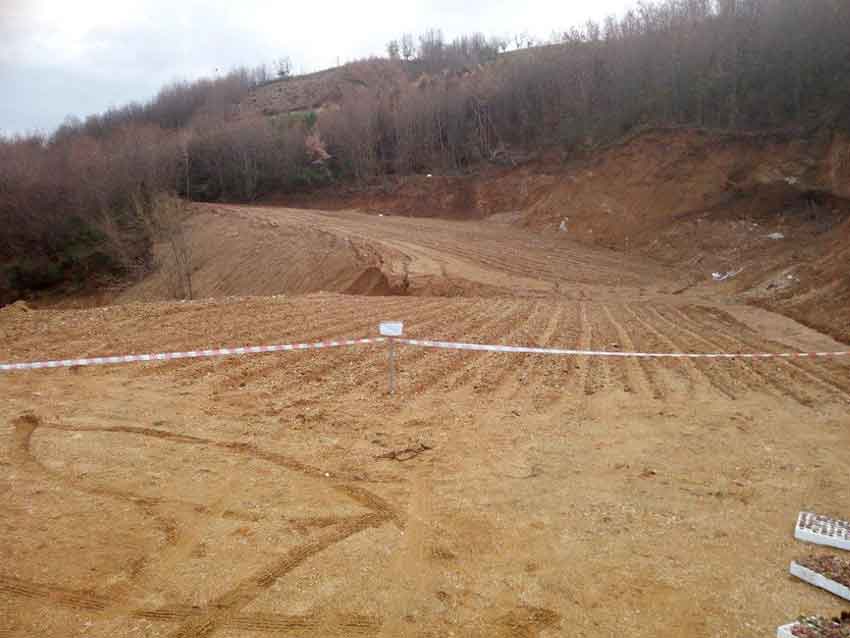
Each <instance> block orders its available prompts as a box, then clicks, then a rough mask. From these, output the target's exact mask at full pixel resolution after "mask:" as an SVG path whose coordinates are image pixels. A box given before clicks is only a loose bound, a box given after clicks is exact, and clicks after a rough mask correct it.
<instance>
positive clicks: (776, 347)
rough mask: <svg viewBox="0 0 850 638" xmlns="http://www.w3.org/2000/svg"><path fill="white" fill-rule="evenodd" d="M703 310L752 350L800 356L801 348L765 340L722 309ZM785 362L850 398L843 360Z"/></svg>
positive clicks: (848, 375) (849, 380)
mask: <svg viewBox="0 0 850 638" xmlns="http://www.w3.org/2000/svg"><path fill="white" fill-rule="evenodd" d="M703 310H704V311H705V312H706V314H708V315H710V317H711V318H712V319H713V320H719V321H720V322H721V323H722V324H724V325H726V326H728V327H729V330H730V331H734V333H735V334H739V335H740V340H741V342H742V343H745V344H747V346H748V347H750V348H752V349H762V350H765V351H767V352H778V353H785V352H797V348H795V347H793V346H789V345H788V344H786V343H782V342H781V341H775V340H773V339H766V338H764V337H762V336H761V335H759V334H757V333H755V332H754V331H753V330H752V329H751V328H749V327H748V326H745V325H743V324H741V323H740V322H739V321H738V320H737V319H735V318H734V317H732V316H731V315H729V313H727V312H725V311H723V310H720V309H718V308H704V309H703ZM782 361H784V363H785V364H786V365H787V366H789V367H792V368H796V369H797V370H799V371H800V372H801V373H803V375H804V376H805V378H807V379H809V381H811V382H813V383H816V384H818V385H821V386H824V387H826V388H828V389H829V390H831V391H834V392H836V393H838V394H839V395H841V397H842V398H843V399H847V398H848V397H850V366H848V365H846V364H842V363H841V362H839V360H837V359H834V358H828V357H824V358H819V359H816V360H812V359H783V360H782Z"/></svg>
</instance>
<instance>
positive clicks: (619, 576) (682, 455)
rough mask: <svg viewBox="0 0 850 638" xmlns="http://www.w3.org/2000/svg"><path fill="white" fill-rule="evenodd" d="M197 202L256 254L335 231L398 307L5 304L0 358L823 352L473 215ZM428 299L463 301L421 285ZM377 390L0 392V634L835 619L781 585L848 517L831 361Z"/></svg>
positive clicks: (192, 369) (538, 360)
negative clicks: (495, 349) (807, 536)
mask: <svg viewBox="0 0 850 638" xmlns="http://www.w3.org/2000/svg"><path fill="white" fill-rule="evenodd" d="M224 214H228V215H232V216H234V217H236V216H243V223H244V225H242V226H240V227H239V232H240V233H243V234H245V233H247V232H248V231H247V230H244V229H245V228H247V227H248V226H251V225H256V227H257V228H260V229H262V230H261V232H258V237H261V238H262V241H263V242H265V241H267V242H268V243H267V244H265V243H261V244H259V245H258V252H263V251H264V250H270V249H271V247H272V246H273V245H274V243H275V241H279V236H280V235H278V233H281V234H282V233H284V232H287V233H289V234H290V235H291V236H297V234H296V233H295V232H294V230H293V229H294V228H295V227H296V226H304V227H307V228H309V229H310V232H311V233H315V235H316V236H319V235H321V234H324V235H323V236H324V237H325V238H326V241H327V244H326V245H328V246H333V245H337V244H338V242H345V241H351V242H353V244H354V245H355V246H357V249H358V250H359V251H360V255H371V256H368V257H362V258H363V259H364V260H368V259H372V258H373V257H374V258H375V259H377V263H378V264H379V265H380V266H381V268H382V272H389V273H391V274H393V273H396V272H397V271H398V268H399V267H403V266H404V265H406V267H407V273H408V280H409V282H410V284H409V285H410V288H412V289H414V290H418V291H419V296H415V297H411V296H393V297H390V296H378V297H365V296H356V295H340V294H332V293H321V294H310V295H297V296H266V297H244V298H231V299H219V300H208V301H197V302H191V303H171V302H159V303H146V304H142V303H127V304H123V305H117V306H111V307H106V308H96V309H90V310H39V311H25V310H24V309H21V308H15V307H12V308H9V309H5V310H3V311H0V336H1V338H0V360H3V361H10V360H11V361H23V360H29V359H33V358H38V359H43V358H58V357H64V356H95V355H98V354H113V353H125V352H151V351H160V350H178V349H179V350H182V349H191V348H199V347H202V346H211V345H221V346H236V345H244V344H261V343H286V342H290V341H305V340H308V341H309V340H321V339H332V338H336V337H352V338H355V337H361V336H369V335H374V334H375V332H376V326H377V322H378V321H379V320H381V319H403V320H404V321H405V322H406V324H405V325H406V333H407V334H408V335H409V336H411V337H414V338H416V337H422V338H435V339H437V338H443V339H456V340H464V341H478V342H488V343H510V344H527V345H541V346H553V347H555V346H562V347H569V348H580V349H587V348H590V349H604V350H648V351H690V352H708V351H723V352H730V351H732V352H736V351H786V350H811V349H818V350H821V349H831V350H832V349H841V347H840V346H838V345H837V344H835V343H834V342H832V341H831V340H830V339H828V338H827V337H824V336H823V335H820V334H818V333H815V332H813V331H810V330H808V329H806V328H803V327H802V326H799V325H798V324H795V323H793V322H792V321H790V320H788V319H786V318H783V317H780V316H778V315H774V314H771V313H767V312H764V311H760V310H755V309H752V308H749V307H746V306H740V305H736V304H734V303H732V302H731V301H730V300H727V299H708V298H696V297H685V296H682V295H674V294H670V293H672V292H673V291H675V289H676V277H675V276H674V274H670V273H666V272H664V271H663V270H662V269H660V268H658V267H657V266H655V265H653V264H652V263H649V262H635V261H622V260H621V258H620V257H618V256H617V255H616V254H614V253H608V252H596V251H594V250H592V249H588V248H581V247H577V246H572V245H569V244H566V243H563V242H554V241H552V242H547V241H544V240H540V239H535V238H534V236H531V235H518V236H516V237H513V238H512V237H508V236H507V230H506V229H504V228H501V227H500V226H499V225H498V224H494V223H492V222H480V223H476V224H452V223H450V222H440V221H437V220H407V219H400V218H379V217H366V216H359V215H348V214H346V213H334V214H327V215H318V216H314V215H313V214H312V213H302V212H296V211H275V210H269V209H248V208H244V209H242V208H234V207H227V208H223V209H218V210H216V211H214V212H212V213H210V215H211V217H210V219H211V220H212V216H219V217H220V216H221V215H224ZM210 223H212V222H210ZM272 223H277V224H279V226H277V227H276V226H274V225H272ZM346 237H347V238H348V239H346ZM258 241H259V240H258ZM535 241H537V242H539V244H537V245H535V244H534V242H535ZM364 246H369V247H371V248H370V251H371V252H369V251H366V250H365V249H364V248H363V247H364ZM305 250H306V248H305ZM358 259H359V258H358ZM201 268H202V269H203V268H213V266H212V265H210V266H202V267H201ZM435 273H436V274H435ZM240 276H241V275H240ZM260 278H261V274H259V273H256V274H255V277H254V279H260ZM391 280H392V277H389V278H388V281H390V283H391V284H393V285H395V284H394V282H393V281H391ZM340 281H341V280H340ZM437 281H442V283H440V284H439V285H440V286H445V285H447V284H446V283H445V282H446V281H449V282H451V285H453V286H456V290H455V292H456V294H458V295H462V294H464V295H469V294H476V293H478V294H484V295H485V296H473V297H463V296H458V297H454V298H446V297H432V296H427V295H426V289H427V286H428V285H431V286H437V285H438V284H437ZM555 284H557V286H556V285H555ZM151 290H152V288H149V289H148V290H147V292H151ZM136 292H137V293H138V291H136ZM509 293H510V294H509ZM128 294H129V293H128ZM139 294H140V293H139ZM399 371H400V374H399V387H400V391H399V393H398V394H397V395H396V396H395V397H389V396H387V394H386V350H385V349H384V348H383V347H380V346H375V347H372V346H366V347H362V348H359V349H348V350H329V351H316V352H300V353H289V354H281V355H268V356H253V357H244V358H229V359H217V360H192V361H183V362H167V363H150V364H142V365H128V366H114V367H102V368H81V369H70V370H47V371H33V372H26V373H16V374H13V375H5V376H2V377H0V391H2V395H3V402H2V404H0V485H2V487H0V530H2V537H3V542H2V544H0V636H3V637H4V638H5V637H6V636H16V637H17V636H80V637H82V636H86V637H87V638H99V637H106V636H109V637H117V636H173V637H177V636H180V637H200V636H216V637H222V638H232V637H236V636H254V635H257V636H263V635H279V636H322V637H324V636H361V635H363V636H365V635H369V636H387V637H389V636H423V637H424V636H434V637H437V636H450V635H455V636H475V637H481V638H484V637H488V638H489V637H492V636H504V637H507V636H539V637H547V636H620V635H624V632H628V633H629V634H630V635H636V636H655V637H659V636H669V637H673V636H676V637H678V636H683V635H687V636H694V637H702V636H706V637H708V636H712V637H714V636H728V637H733V636H736V637H737V636H744V635H746V636H750V635H751V636H757V635H771V634H772V633H773V632H774V631H775V627H776V626H777V625H778V624H781V623H784V622H785V621H787V620H789V619H791V618H793V617H796V616H797V615H798V614H800V613H803V612H818V613H831V612H835V611H837V610H838V609H839V607H840V606H839V605H838V604H837V603H836V601H835V600H834V599H832V598H830V596H829V595H828V594H826V593H821V592H819V591H816V590H815V589H813V588H811V587H810V586H808V585H805V584H802V583H800V582H795V581H793V580H791V579H790V578H789V577H788V576H787V575H786V572H787V568H788V563H789V562H790V561H791V560H792V559H793V558H794V557H796V556H798V555H800V554H801V553H803V552H805V551H807V548H806V547H803V546H801V545H800V544H798V543H796V542H795V541H794V540H793V525H794V521H795V517H796V514H797V512H798V511H799V510H800V509H804V508H805V509H811V510H814V511H818V512H822V513H825V514H832V515H840V516H845V517H846V516H847V515H848V514H850V493H848V491H847V489H846V484H845V479H846V474H847V461H846V450H847V449H848V444H850V430H848V425H850V419H848V416H847V415H848V406H850V375H848V372H850V366H848V363H847V362H845V361H841V360H838V359H836V360H830V361H826V360H825V361H819V362H812V361H809V360H799V361H797V360H793V361H791V360H789V361H785V360H775V361H774V360H771V361H762V362H748V361H711V360H693V361H673V360H635V359H629V360H621V359H616V360H609V359H599V358H594V359H590V358H587V357H574V358H565V357H539V356H531V355H507V354H486V353H474V352H446V351H436V350H419V349H413V348H401V349H400V352H399Z"/></svg>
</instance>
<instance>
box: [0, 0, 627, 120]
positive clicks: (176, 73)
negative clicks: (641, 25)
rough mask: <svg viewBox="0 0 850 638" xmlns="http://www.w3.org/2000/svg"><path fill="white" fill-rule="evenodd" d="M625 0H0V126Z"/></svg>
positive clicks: (576, 17) (544, 32)
mask: <svg viewBox="0 0 850 638" xmlns="http://www.w3.org/2000/svg"><path fill="white" fill-rule="evenodd" d="M630 5H631V3H630V2H628V0H594V2H577V1H572V0H521V1H519V2H517V1H516V0H512V1H510V2H507V1H501V0H466V1H465V2H463V1H459V0H454V1H451V2H450V1H449V0H435V1H432V2H423V1H421V0H405V1H402V0H393V1H387V0H361V1H360V2H352V1H350V0H325V1H324V2H306V1H293V0H288V1H287V0H277V1H262V0H207V1H201V0H179V1H178V0H136V1H133V2H127V1H122V0H76V1H71V0H0V96H2V99H0V133H5V134H13V133H23V132H27V131H32V130H42V131H46V132H50V131H51V130H53V129H54V128H55V127H56V126H58V125H59V124H61V122H62V120H63V119H64V118H65V117H66V116H67V115H77V116H80V117H84V116H86V115H89V114H91V113H99V112H102V111H104V110H105V109H107V108H109V107H110V106H118V105H121V104H125V103H127V102H130V101H133V100H140V101H141V100H147V99H149V98H150V97H152V96H153V95H154V94H155V93H156V92H157V90H158V89H159V88H160V87H161V86H162V85H163V84H165V83H167V82H170V81H172V80H175V79H194V78H198V77H201V76H211V75H215V74H216V70H217V69H219V70H220V72H223V71H226V70H228V69H230V68H233V67H236V66H241V65H244V66H257V65H259V64H262V63H267V64H271V63H272V62H273V61H274V60H276V59H278V58H280V57H282V56H289V57H290V58H291V60H292V63H293V71H295V72H296V73H297V72H302V71H303V72H308V71H315V70H318V69H322V68H326V67H328V66H333V65H335V64H336V63H337V60H340V61H342V62H345V61H349V60H353V59H356V58H359V57H365V56H368V55H371V54H382V53H383V51H384V45H385V44H386V42H387V41H389V40H390V39H392V38H394V37H398V35H399V34H401V33H404V32H412V33H421V32H423V31H425V30H427V29H429V28H440V29H442V30H443V33H444V35H445V36H446V38H447V39H451V38H453V37H454V36H457V35H460V34H463V33H471V32H475V31H482V32H484V33H486V34H487V35H510V34H513V33H517V32H522V31H528V32H529V33H531V34H534V35H536V36H538V37H542V38H546V37H548V36H549V35H550V34H551V33H552V32H553V31H554V30H558V31H563V30H564V29H566V28H568V27H570V26H573V25H576V24H581V23H583V22H584V21H586V20H587V19H588V18H594V19H602V18H604V16H606V15H609V14H617V15H619V14H621V13H622V12H623V11H624V9H625V7H626V6H630Z"/></svg>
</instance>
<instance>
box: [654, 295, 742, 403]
mask: <svg viewBox="0 0 850 638" xmlns="http://www.w3.org/2000/svg"><path fill="white" fill-rule="evenodd" d="M646 310H647V312H648V313H649V314H650V315H651V316H652V317H653V318H654V319H655V325H656V326H658V329H657V330H656V332H657V333H658V335H659V338H660V339H662V340H663V341H665V342H666V343H668V344H669V346H670V351H671V352H682V353H688V352H693V350H692V348H691V347H690V346H689V345H686V344H687V340H686V339H685V338H684V337H683V336H682V331H681V330H679V327H678V326H677V325H676V324H674V323H673V322H671V321H670V320H669V319H668V318H667V317H665V316H663V315H662V314H661V313H660V312H658V310H656V309H655V308H653V307H650V306H646ZM646 323H647V325H648V326H649V325H651V324H650V323H649V322H648V321H647V322H646ZM662 324H664V325H665V326H666V327H667V328H668V329H669V330H670V331H671V333H673V334H670V333H666V332H663V331H662V330H661V329H660V328H661V325H662ZM680 361H682V364H683V367H684V368H686V369H688V370H689V371H690V374H689V378H690V379H691V381H692V387H693V386H694V385H697V383H696V382H694V380H695V379H696V380H697V381H702V382H704V383H705V384H706V385H710V386H711V387H713V388H714V389H715V390H717V391H718V392H720V394H722V395H724V396H726V397H727V398H729V399H733V400H734V399H735V398H736V395H735V391H734V389H733V388H732V386H731V385H729V383H728V380H727V379H726V377H725V375H724V374H723V373H722V371H721V370H720V369H719V368H718V367H717V366H718V364H717V363H714V362H712V361H710V360H707V359H681V360H680Z"/></svg>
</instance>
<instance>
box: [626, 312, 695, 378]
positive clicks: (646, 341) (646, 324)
mask: <svg viewBox="0 0 850 638" xmlns="http://www.w3.org/2000/svg"><path fill="white" fill-rule="evenodd" d="M619 309H620V310H621V311H622V312H623V313H624V315H625V317H624V319H623V321H624V323H625V324H626V325H631V326H633V327H634V328H633V330H632V332H631V334H632V335H634V337H633V342H634V346H635V348H637V349H638V350H639V351H641V352H678V348H676V346H675V345H674V344H673V343H672V342H671V341H670V340H669V339H667V338H666V337H665V335H664V334H663V333H662V332H661V331H660V330H658V329H657V328H656V327H655V326H653V325H652V323H651V322H650V321H648V320H647V319H645V318H644V316H641V315H645V309H644V307H639V308H637V309H636V308H634V307H632V306H629V305H623V306H620V307H619ZM645 363H647V364H648V365H647V366H646V369H647V372H648V373H650V374H653V375H656V378H657V380H658V383H659V385H660V386H662V387H664V388H666V389H667V391H669V392H677V391H678V392H681V391H684V392H685V393H692V392H693V390H694V376H693V372H694V370H693V367H692V366H689V365H687V363H690V362H689V361H688V360H686V359H672V358H670V359H649V360H645Z"/></svg>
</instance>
